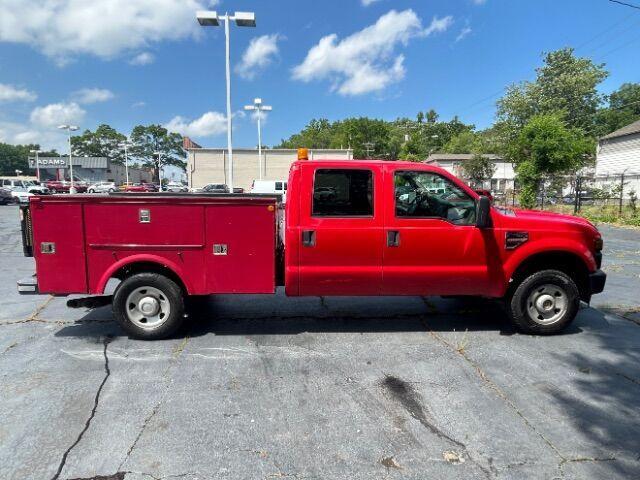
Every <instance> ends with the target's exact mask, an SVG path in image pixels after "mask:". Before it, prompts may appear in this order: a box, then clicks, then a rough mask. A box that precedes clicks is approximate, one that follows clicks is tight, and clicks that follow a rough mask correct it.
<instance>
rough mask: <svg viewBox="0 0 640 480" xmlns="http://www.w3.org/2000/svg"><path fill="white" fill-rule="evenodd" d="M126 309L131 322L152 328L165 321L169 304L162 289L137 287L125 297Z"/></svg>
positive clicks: (167, 316)
mask: <svg viewBox="0 0 640 480" xmlns="http://www.w3.org/2000/svg"><path fill="white" fill-rule="evenodd" d="M126 310H127V317H128V318H129V320H130V321H131V323H133V324H134V325H136V326H138V327H140V328H142V329H144V330H153V329H155V328H158V327H159V326H160V325H162V324H163V323H164V322H166V321H167V319H168V318H169V314H170V313H171V306H170V304H169V300H168V298H167V296H166V295H165V294H164V292H162V290H159V289H157V288H155V287H138V288H136V289H135V290H134V291H133V292H131V293H130V294H129V296H128V297H127V306H126Z"/></svg>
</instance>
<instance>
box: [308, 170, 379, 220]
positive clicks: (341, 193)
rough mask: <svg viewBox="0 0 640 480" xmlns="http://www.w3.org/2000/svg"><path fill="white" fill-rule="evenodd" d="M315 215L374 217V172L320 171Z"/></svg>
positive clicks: (317, 177) (315, 184)
mask: <svg viewBox="0 0 640 480" xmlns="http://www.w3.org/2000/svg"><path fill="white" fill-rule="evenodd" d="M312 212H313V213H312V214H313V215H316V216H334V217H348V216H372V215H373V174H372V172H371V170H347V169H319V170H316V176H315V180H314V182H313V209H312Z"/></svg>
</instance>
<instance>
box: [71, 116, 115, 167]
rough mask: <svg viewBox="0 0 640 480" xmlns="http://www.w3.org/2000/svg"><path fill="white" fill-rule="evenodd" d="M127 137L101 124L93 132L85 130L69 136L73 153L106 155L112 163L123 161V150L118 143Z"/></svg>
mask: <svg viewBox="0 0 640 480" xmlns="http://www.w3.org/2000/svg"><path fill="white" fill-rule="evenodd" d="M126 139H127V137H126V136H125V135H123V134H122V133H119V132H117V131H116V130H115V129H114V128H113V127H111V126H109V125H105V124H102V125H100V126H99V127H98V128H96V131H95V132H92V131H91V130H85V131H84V132H83V133H82V135H78V136H75V137H71V145H72V146H73V153H74V154H75V155H86V156H89V157H107V158H109V159H110V160H111V161H112V162H114V163H120V164H123V163H124V150H123V149H122V148H120V146H119V144H120V143H122V142H124V141H125V140H126Z"/></svg>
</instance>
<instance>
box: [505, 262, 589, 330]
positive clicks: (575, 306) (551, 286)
mask: <svg viewBox="0 0 640 480" xmlns="http://www.w3.org/2000/svg"><path fill="white" fill-rule="evenodd" d="M510 290H511V291H510V293H509V294H508V295H507V297H506V311H507V315H508V316H509V319H510V320H511V322H513V324H514V325H515V326H516V328H518V329H519V330H520V331H522V332H523V333H529V334H534V335H551V334H554V333H558V332H560V331H562V330H563V329H564V328H566V327H567V326H568V325H569V324H570V323H571V322H572V321H573V319H574V318H575V317H576V315H577V314H578V310H579V309H580V292H579V291H578V287H577V286H576V283H575V282H574V281H573V279H572V278H571V277H569V276H568V275H567V274H566V273H563V272H561V271H559V270H542V271H540V272H536V273H533V274H531V275H529V276H528V277H525V278H524V279H522V280H521V281H520V283H519V284H517V285H513V286H512V288H511V289H510ZM556 310H557V312H556ZM556 317H557V318H556Z"/></svg>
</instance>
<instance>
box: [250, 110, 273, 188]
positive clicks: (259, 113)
mask: <svg viewBox="0 0 640 480" xmlns="http://www.w3.org/2000/svg"><path fill="white" fill-rule="evenodd" d="M244 109H245V110H254V111H256V112H257V113H256V115H257V117H258V122H257V123H258V169H259V170H260V171H259V173H258V178H259V179H260V180H262V176H263V173H264V161H263V158H262V129H261V127H260V120H262V112H270V111H271V106H269V105H263V104H262V99H261V98H254V99H253V105H245V107H244Z"/></svg>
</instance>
